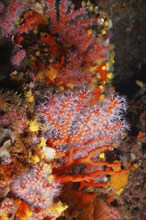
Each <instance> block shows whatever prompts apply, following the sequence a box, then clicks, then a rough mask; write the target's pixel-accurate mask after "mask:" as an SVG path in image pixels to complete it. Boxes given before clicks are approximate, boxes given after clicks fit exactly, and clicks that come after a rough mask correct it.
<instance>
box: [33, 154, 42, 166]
mask: <svg viewBox="0 0 146 220" xmlns="http://www.w3.org/2000/svg"><path fill="white" fill-rule="evenodd" d="M31 162H32V163H34V164H36V163H38V162H40V158H39V157H38V155H33V156H32V157H31Z"/></svg>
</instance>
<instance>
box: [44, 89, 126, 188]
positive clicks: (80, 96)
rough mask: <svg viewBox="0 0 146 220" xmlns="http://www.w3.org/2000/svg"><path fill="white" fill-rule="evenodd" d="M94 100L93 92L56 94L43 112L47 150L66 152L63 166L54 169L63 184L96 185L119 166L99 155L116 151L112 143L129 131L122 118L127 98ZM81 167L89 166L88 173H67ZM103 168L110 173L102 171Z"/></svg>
mask: <svg viewBox="0 0 146 220" xmlns="http://www.w3.org/2000/svg"><path fill="white" fill-rule="evenodd" d="M93 99H94V95H93V92H91V91H88V90H84V91H83V90H82V91H79V90H78V91H74V92H65V93H61V94H55V95H52V96H50V97H49V103H48V105H47V107H44V108H43V110H42V114H43V115H45V117H44V119H45V123H46V126H47V127H48V131H47V133H46V136H47V137H48V140H47V145H48V147H51V148H54V149H56V153H58V155H60V153H64V156H63V157H62V158H61V159H62V163H63V164H61V163H60V164H58V165H57V167H56V168H54V174H55V176H56V178H57V179H58V180H59V181H60V182H63V183H64V182H68V181H71V182H82V181H88V182H90V184H91V183H92V184H93V179H94V178H96V177H98V176H99V175H102V174H109V175H113V174H115V172H114V171H113V170H112V168H114V167H115V166H118V165H119V164H117V163H115V164H109V163H107V162H105V161H99V159H98V156H99V152H101V151H104V150H113V147H112V144H113V143H116V142H117V141H119V139H120V138H121V137H122V136H123V135H124V132H125V130H126V129H127V128H128V125H127V123H126V122H125V120H124V119H123V113H124V112H125V111H126V108H127V107H126V101H125V98H124V97H121V96H119V95H113V94H112V95H109V96H108V97H107V98H106V99H105V100H104V101H102V102H96V103H95V102H93ZM94 101H95V100H94ZM79 164H86V165H88V166H87V167H86V169H85V170H86V172H87V173H85V174H79V173H77V174H74V175H70V174H68V171H69V170H70V168H72V167H73V166H74V165H79ZM101 166H106V167H107V168H108V170H106V169H104V170H102V169H101ZM89 168H90V169H89ZM109 168H110V169H109ZM93 185H94V184H93ZM98 185H102V184H99V183H98ZM103 185H104V184H103Z"/></svg>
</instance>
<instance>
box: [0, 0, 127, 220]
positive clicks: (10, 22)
mask: <svg viewBox="0 0 146 220" xmlns="http://www.w3.org/2000/svg"><path fill="white" fill-rule="evenodd" d="M80 3H82V6H81V7H80V6H78V5H77V4H76V3H75V4H72V3H71V2H70V1H67V0H61V1H54V0H46V1H27V2H25V1H24V2H23V1H21V0H12V1H10V2H9V3H8V5H7V6H5V4H0V13H1V17H0V31H1V35H2V36H1V41H2V42H4V43H5V42H9V43H10V44H12V54H11V55H12V56H11V57H10V60H9V61H10V62H11V70H10V73H9V75H8V77H7V80H8V82H9V81H10V82H12V84H13V83H14V82H15V83H16V85H18V84H19V92H18V91H17V92H14V91H11V90H8V89H4V90H2V91H1V93H0V94H1V98H0V126H1V128H0V133H1V138H0V144H1V154H0V159H1V174H0V177H1V186H2V187H1V188H2V193H1V199H2V203H1V206H0V217H1V218H2V219H12V220H13V219H25V220H26V219H28V220H41V219H57V218H58V217H60V215H63V213H65V210H66V209H67V208H68V207H69V206H70V203H69V202H67V201H64V199H63V198H64V196H63V195H65V190H66V189H68V187H70V188H71V189H70V190H69V192H70V191H72V192H73V194H75V195H80V196H81V197H83V198H85V199H87V204H89V203H90V202H91V201H92V200H93V199H94V198H95V194H93V195H91V194H90V193H88V192H86V190H87V189H90V187H109V177H110V176H114V175H125V174H126V173H127V171H126V169H124V167H121V164H120V162H119V161H106V153H107V152H108V153H109V152H110V151H113V150H114V147H115V146H118V145H119V144H120V142H121V140H122V139H123V137H125V134H126V131H127V130H128V128H129V126H128V124H127V122H126V120H125V119H124V117H125V113H126V110H127V103H126V99H125V97H123V96H120V95H118V94H116V93H115V92H114V89H113V88H112V86H111V82H110V79H111V78H112V73H111V71H112V64H113V62H114V61H113V56H114V53H113V51H112V45H111V44H110V41H109V40H110V34H109V29H110V27H111V25H112V22H111V20H110V18H109V16H108V15H107V14H106V13H104V12H103V11H102V10H101V9H99V8H97V7H96V6H95V5H93V4H92V3H91V2H90V1H88V2H86V3H85V2H84V1H83V2H80ZM2 21H4V23H2ZM14 89H15V90H17V88H14ZM103 93H104V94H103ZM1 188H0V190H1ZM83 191H84V192H83ZM0 192H1V191H0ZM103 203H104V202H103ZM83 204H84V203H83ZM104 204H106V203H104ZM105 206H106V205H105ZM107 207H108V206H107ZM69 208H70V207H69ZM108 208H109V207H108ZM108 208H107V209H108ZM109 209H110V208H109ZM109 209H108V214H109V215H110V214H111V213H112V208H111V209H110V211H109ZM117 213H118V211H117V212H116V211H115V209H114V214H113V216H115V215H116V216H118V214H117ZM111 215H112V214H111ZM119 216H120V214H119Z"/></svg>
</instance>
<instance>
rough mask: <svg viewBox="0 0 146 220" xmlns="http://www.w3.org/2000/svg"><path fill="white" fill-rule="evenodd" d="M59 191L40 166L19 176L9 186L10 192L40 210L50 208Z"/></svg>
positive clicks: (57, 184)
mask: <svg viewBox="0 0 146 220" xmlns="http://www.w3.org/2000/svg"><path fill="white" fill-rule="evenodd" d="M49 178H50V180H49ZM60 190H61V185H60V184H59V183H57V182H54V181H53V179H52V177H51V174H49V175H48V174H47V173H46V172H45V169H44V168H43V167H42V165H40V166H37V167H35V168H33V169H31V170H30V171H28V172H26V173H24V174H22V175H20V176H19V177H18V178H16V179H15V180H14V181H13V183H12V185H11V191H12V192H13V193H14V194H15V195H16V196H18V197H19V198H21V199H23V200H25V201H26V202H27V203H28V204H30V205H31V206H33V207H35V208H41V209H44V208H46V207H48V206H51V205H52V203H53V199H54V198H55V197H57V196H58V195H59V193H60Z"/></svg>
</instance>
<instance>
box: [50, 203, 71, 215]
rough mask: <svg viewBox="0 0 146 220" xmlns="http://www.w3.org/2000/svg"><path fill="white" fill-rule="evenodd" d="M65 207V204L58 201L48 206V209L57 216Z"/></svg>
mask: <svg viewBox="0 0 146 220" xmlns="http://www.w3.org/2000/svg"><path fill="white" fill-rule="evenodd" d="M67 208H68V206H67V205H66V204H63V203H62V202H61V201H59V202H57V203H55V204H54V205H53V206H52V207H51V208H50V211H51V212H52V213H54V214H55V217H59V216H60V215H61V213H62V212H64V211H65V210H66V209H67Z"/></svg>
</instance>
